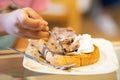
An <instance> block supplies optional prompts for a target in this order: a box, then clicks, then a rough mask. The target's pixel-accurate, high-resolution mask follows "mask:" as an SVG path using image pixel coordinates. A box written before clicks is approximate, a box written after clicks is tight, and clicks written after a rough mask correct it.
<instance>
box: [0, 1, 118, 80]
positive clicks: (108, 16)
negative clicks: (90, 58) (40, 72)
mask: <svg viewBox="0 0 120 80" xmlns="http://www.w3.org/2000/svg"><path fill="white" fill-rule="evenodd" d="M0 1H2V0H0ZM19 1H24V0H19ZM40 1H42V2H43V3H41V4H40V5H44V1H47V6H46V8H45V9H43V10H41V12H38V13H39V14H40V15H41V16H42V17H43V18H44V19H45V20H46V21H48V23H49V27H50V29H52V28H53V27H56V26H57V27H71V28H73V29H74V30H75V31H76V32H77V33H78V34H90V35H91V36H92V37H93V38H104V39H107V40H110V41H111V42H112V43H113V45H114V46H115V49H116V53H120V0H40ZM38 4H39V3H38ZM36 7H38V6H36ZM14 9H17V8H16V7H15V5H14V6H13V5H12V6H8V7H7V9H5V10H0V12H9V11H11V10H14ZM27 45H28V39H24V38H18V37H14V36H11V35H8V36H4V37H0V54H1V55H0V61H1V62H0V67H1V70H0V72H4V73H7V74H11V75H14V76H17V75H22V76H23V75H24V72H25V73H26V74H27V75H28V74H31V73H32V74H33V72H29V71H27V70H25V69H24V68H23V66H22V60H23V59H22V58H23V57H21V56H18V55H17V56H16V55H4V54H10V53H13V51H9V50H6V49H7V48H6V47H14V48H16V49H19V50H21V51H25V49H26V47H27ZM6 56H7V57H6ZM10 56H11V57H10ZM117 57H118V58H119V62H120V54H119V55H117ZM11 62H13V64H14V65H13V64H11V65H9V64H10V63H11ZM5 66H6V67H5ZM2 68H3V69H2ZM18 69H19V70H18ZM26 71H27V72H26ZM118 73H119V74H120V70H119V72H118ZM119 74H118V76H119ZM109 79H110V78H109ZM5 80H6V79H5ZM16 80H17V79H16ZM114 80H115V79H114ZM118 80H120V76H119V79H118Z"/></svg>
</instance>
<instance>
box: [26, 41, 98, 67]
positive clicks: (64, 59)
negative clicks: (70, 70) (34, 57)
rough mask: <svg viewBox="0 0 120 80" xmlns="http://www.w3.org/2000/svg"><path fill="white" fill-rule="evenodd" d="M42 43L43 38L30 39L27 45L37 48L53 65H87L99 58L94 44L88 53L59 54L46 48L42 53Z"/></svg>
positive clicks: (43, 42)
mask: <svg viewBox="0 0 120 80" xmlns="http://www.w3.org/2000/svg"><path fill="white" fill-rule="evenodd" d="M31 44H32V45H31ZM44 44H45V41H44V40H39V41H31V42H30V43H29V45H28V47H34V48H36V49H37V50H39V52H40V53H41V54H42V55H43V57H44V58H45V59H46V61H47V62H49V63H50V64H52V65H53V66H63V65H69V64H75V67H80V66H87V65H90V64H94V63H96V62H97V61H98V60H99V58H100V53H99V48H98V47H97V46H96V45H94V51H93V52H90V53H81V54H74V55H60V54H55V53H52V52H50V51H48V49H47V48H46V49H45V50H46V51H47V53H45V54H43V49H44V48H43V47H44ZM29 49H30V48H27V50H26V51H27V52H28V51H29ZM71 53H72V52H71ZM37 54H38V53H37ZM68 54H70V53H68Z"/></svg>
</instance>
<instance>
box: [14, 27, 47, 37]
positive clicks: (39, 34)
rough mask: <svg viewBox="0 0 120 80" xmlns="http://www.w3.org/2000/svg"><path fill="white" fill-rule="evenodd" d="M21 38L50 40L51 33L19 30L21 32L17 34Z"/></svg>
mask: <svg viewBox="0 0 120 80" xmlns="http://www.w3.org/2000/svg"><path fill="white" fill-rule="evenodd" d="M15 34H17V35H18V36H20V37H24V38H30V39H40V38H48V37H49V33H48V32H45V31H31V30H28V29H23V28H19V30H18V31H17V32H16V33H15Z"/></svg>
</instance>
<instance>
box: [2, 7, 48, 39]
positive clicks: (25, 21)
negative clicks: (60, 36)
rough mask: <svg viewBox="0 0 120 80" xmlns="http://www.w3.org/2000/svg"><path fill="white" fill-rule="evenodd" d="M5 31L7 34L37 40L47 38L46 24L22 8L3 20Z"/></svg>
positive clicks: (29, 10) (37, 16)
mask: <svg viewBox="0 0 120 80" xmlns="http://www.w3.org/2000/svg"><path fill="white" fill-rule="evenodd" d="M3 25H4V28H5V31H6V32H7V33H8V34H11V35H15V36H19V37H25V38H32V39H39V38H46V37H48V36H49V33H48V30H49V27H48V23H47V22H46V21H45V20H43V19H42V18H41V17H40V15H39V14H37V13H36V12H35V11H34V10H33V9H31V8H23V9H18V10H16V11H13V12H11V13H7V14H6V15H5V17H4V20H3Z"/></svg>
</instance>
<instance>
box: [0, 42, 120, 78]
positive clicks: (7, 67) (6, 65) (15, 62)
mask: <svg viewBox="0 0 120 80" xmlns="http://www.w3.org/2000/svg"><path fill="white" fill-rule="evenodd" d="M115 46H116V47H115V50H116V53H117V57H118V60H119V62H120V46H119V45H117V44H115ZM22 61H23V56H21V55H19V54H16V53H13V54H0V80H10V79H8V78H10V77H12V78H13V79H15V80H120V69H119V70H117V71H114V72H112V73H108V74H102V75H80V76H71V75H48V74H43V73H36V72H32V71H29V70H27V69H25V68H23V65H22ZM3 74H5V76H6V75H7V76H10V77H4V79H3ZM1 76H2V77H1ZM118 77H119V78H118ZM13 79H11V80H13Z"/></svg>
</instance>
